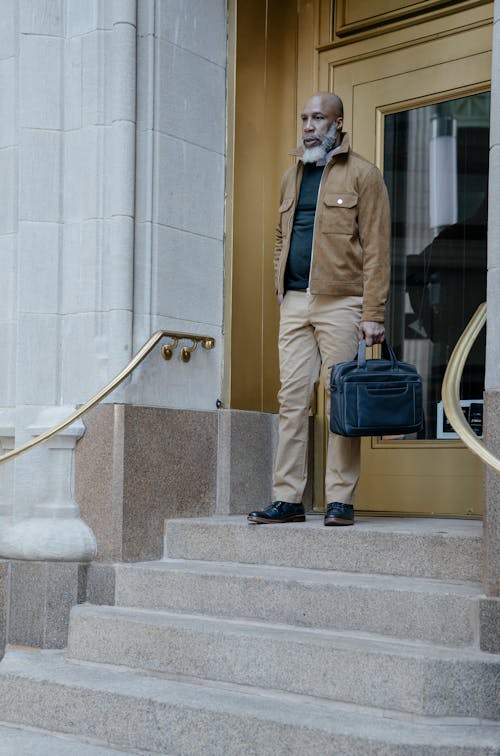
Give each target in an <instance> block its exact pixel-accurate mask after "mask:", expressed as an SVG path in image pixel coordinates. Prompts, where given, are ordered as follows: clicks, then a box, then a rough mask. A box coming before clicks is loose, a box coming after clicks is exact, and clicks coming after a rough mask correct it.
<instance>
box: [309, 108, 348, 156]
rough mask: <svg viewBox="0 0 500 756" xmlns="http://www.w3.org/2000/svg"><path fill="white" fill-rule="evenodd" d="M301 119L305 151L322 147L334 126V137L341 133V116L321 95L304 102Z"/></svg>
mask: <svg viewBox="0 0 500 756" xmlns="http://www.w3.org/2000/svg"><path fill="white" fill-rule="evenodd" d="M301 118H302V144H303V146H304V148H305V149H306V150H309V149H312V148H313V147H319V146H320V145H322V144H323V143H324V141H325V138H326V137H327V134H328V132H329V131H330V129H331V128H332V127H333V126H334V124H335V126H334V128H332V131H334V132H335V134H336V136H339V135H340V133H341V131H342V125H343V119H342V116H339V115H338V113H337V112H335V111H334V110H333V109H332V106H331V105H330V104H329V103H328V102H327V101H326V99H325V98H323V97H321V95H315V96H314V97H311V98H310V99H309V100H308V101H307V102H306V104H305V106H304V110H303V111H302V115H301ZM335 142H337V139H335Z"/></svg>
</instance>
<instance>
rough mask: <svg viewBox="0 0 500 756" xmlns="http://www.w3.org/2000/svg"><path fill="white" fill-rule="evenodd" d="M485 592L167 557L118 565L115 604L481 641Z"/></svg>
mask: <svg viewBox="0 0 500 756" xmlns="http://www.w3.org/2000/svg"><path fill="white" fill-rule="evenodd" d="M482 595H483V593H482V587H481V585H479V584H476V583H445V582H443V581H438V580H428V579H422V578H408V577H396V576H389V575H364V574H359V573H347V572H328V571H325V570H311V569H298V568H289V567H274V566H267V565H264V566H263V565H250V564H230V563H218V562H203V561H195V560H181V559H177V560H175V559H167V560H164V561H159V562H144V563H136V564H120V565H117V567H116V590H115V597H116V602H115V603H116V604H117V605H119V606H126V607H136V608H140V609H152V610H160V611H169V612H178V613H188V614H206V615H208V616H219V617H227V618H229V619H238V618H239V619H242V618H245V619H253V620H260V621H263V622H271V623H281V624H286V625H297V626H299V627H312V628H322V629H328V630H340V631H350V632H367V633H374V634H377V635H386V636H389V637H394V638H401V639H403V640H419V641H426V642H430V643H436V644H438V645H442V646H473V645H475V644H476V643H477V638H476V634H477V615H478V607H479V597H481V596H482Z"/></svg>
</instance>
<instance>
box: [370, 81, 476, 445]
mask: <svg viewBox="0 0 500 756" xmlns="http://www.w3.org/2000/svg"><path fill="white" fill-rule="evenodd" d="M489 107H490V96H489V93H487V92H485V93H481V94H477V95H471V96H469V97H463V98H460V99H456V100H451V101H447V102H445V103H439V104H437V105H431V106H426V107H422V108H414V109H412V110H408V111H404V112H401V113H394V114H391V115H388V116H386V118H385V133H384V145H385V148H384V177H385V180H386V183H387V186H388V189H389V196H390V198H391V209H392V287H391V300H390V305H389V316H388V331H389V338H390V339H391V341H392V343H393V345H394V348H395V350H396V353H397V354H398V356H399V358H400V359H404V360H406V361H408V362H413V363H414V364H416V365H417V368H418V370H419V372H420V374H421V375H422V377H423V379H424V397H425V398H424V408H425V426H424V430H423V431H422V432H421V434H419V438H422V439H434V438H449V437H453V436H454V434H453V431H452V429H451V428H450V427H449V426H447V423H446V418H445V417H444V418H443V413H442V406H441V404H440V399H441V384H442V381H443V376H444V372H445V370H446V365H447V363H448V360H449V358H450V355H451V353H452V351H453V348H454V346H455V344H456V341H457V340H458V338H459V336H460V335H461V333H462V332H463V330H464V328H465V326H466V325H467V323H468V321H469V320H470V318H471V316H472V315H473V313H474V311H475V310H476V307H477V306H478V304H480V303H481V302H483V301H485V299H486V230H487V217H488V195H487V191H488V150H489ZM484 361H485V336H484V333H483V334H482V335H481V336H480V337H479V339H478V340H477V342H476V344H475V346H474V348H473V350H472V352H471V354H470V355H469V358H468V361H467V364H466V367H465V370H464V374H463V380H462V384H461V398H462V399H463V400H464V401H463V405H464V407H463V408H464V412H465V413H466V414H468V415H469V420H470V421H471V422H472V424H473V427H474V428H475V430H476V432H477V433H478V434H481V432H482V396H483V387H484Z"/></svg>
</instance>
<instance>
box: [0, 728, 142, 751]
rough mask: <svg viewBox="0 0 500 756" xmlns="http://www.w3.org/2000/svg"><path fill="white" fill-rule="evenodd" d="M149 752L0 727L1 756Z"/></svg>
mask: <svg viewBox="0 0 500 756" xmlns="http://www.w3.org/2000/svg"><path fill="white" fill-rule="evenodd" d="M138 753H140V754H143V756H147V754H150V753H151V751H138V750H137V749H134V750H133V751H129V750H127V751H123V750H122V749H121V748H120V749H117V748H109V747H107V746H102V745H95V744H92V743H91V742H90V741H83V740H80V739H79V738H75V737H71V736H70V735H61V734H54V733H50V732H41V731H40V730H35V729H33V728H26V727H24V728H22V727H10V726H7V725H2V724H0V756H123V755H124V754H127V756H128V754H138Z"/></svg>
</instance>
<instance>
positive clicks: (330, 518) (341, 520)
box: [325, 501, 354, 525]
mask: <svg viewBox="0 0 500 756" xmlns="http://www.w3.org/2000/svg"><path fill="white" fill-rule="evenodd" d="M325 525H354V507H353V506H352V504H341V503H340V502H338V501H332V503H331V504H329V505H328V507H327V510H326V514H325Z"/></svg>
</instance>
